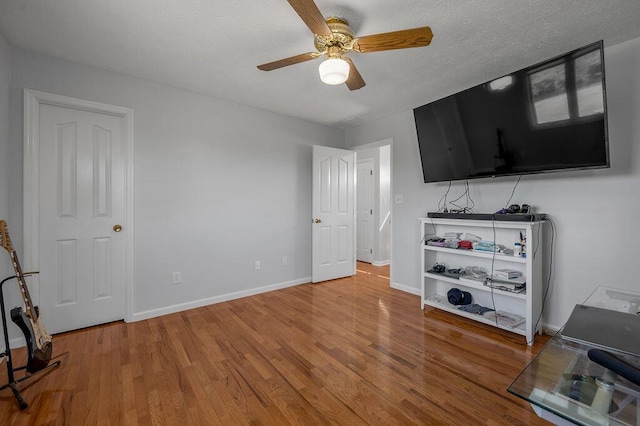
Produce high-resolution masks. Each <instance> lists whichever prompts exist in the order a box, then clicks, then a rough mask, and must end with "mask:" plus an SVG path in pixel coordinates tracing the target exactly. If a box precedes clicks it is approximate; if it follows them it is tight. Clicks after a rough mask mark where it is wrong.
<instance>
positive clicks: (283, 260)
mask: <svg viewBox="0 0 640 426" xmlns="http://www.w3.org/2000/svg"><path fill="white" fill-rule="evenodd" d="M288 264H289V258H287V256H282V266H287V265H288Z"/></svg>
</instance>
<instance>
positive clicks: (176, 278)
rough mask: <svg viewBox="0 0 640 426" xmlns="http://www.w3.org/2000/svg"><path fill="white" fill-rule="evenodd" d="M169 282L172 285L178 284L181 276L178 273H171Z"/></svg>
mask: <svg viewBox="0 0 640 426" xmlns="http://www.w3.org/2000/svg"><path fill="white" fill-rule="evenodd" d="M171 282H172V283H173V284H180V283H181V282H182V274H181V273H180V272H179V271H178V272H172V273H171Z"/></svg>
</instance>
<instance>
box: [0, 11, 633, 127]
mask: <svg viewBox="0 0 640 426" xmlns="http://www.w3.org/2000/svg"><path fill="white" fill-rule="evenodd" d="M316 4H317V6H318V8H319V9H320V12H321V13H322V14H323V15H324V16H325V17H329V16H339V17H343V18H346V19H347V20H348V21H349V23H350V24H351V28H352V29H353V30H354V31H355V33H356V35H360V36H363V35H369V34H375V33H381V32H389V31H395V30H401V29H405V28H413V27H420V26H425V25H428V26H430V27H431V28H432V30H433V33H434V38H433V41H432V43H431V45H430V46H428V47H422V48H414V49H405V50H394V51H387V52H376V53H366V54H358V53H352V54H351V55H350V56H351V58H352V59H353V61H354V62H355V64H356V65H357V67H358V70H359V71H360V73H361V74H362V76H363V78H364V80H365V81H366V83H367V85H366V86H365V87H364V88H362V89H360V90H357V91H353V92H351V91H349V90H348V89H347V87H346V86H345V85H340V86H327V85H325V84H323V83H322V82H321V81H320V79H319V77H318V71H317V67H318V65H319V63H320V61H321V60H320V59H316V60H314V61H308V62H305V63H301V64H297V65H292V66H290V67H286V68H282V69H279V70H274V71H270V72H264V71H259V70H258V69H257V68H256V66H257V65H259V64H263V63H266V62H271V61H274V60H277V59H282V58H286V57H289V56H293V55H296V54H299V53H305V52H311V51H314V50H315V48H314V46H313V35H312V33H311V31H310V30H309V29H308V28H307V27H306V26H305V25H304V23H303V22H302V20H301V19H300V17H299V16H298V15H297V14H296V12H295V11H294V10H293V9H292V8H291V6H290V5H289V3H287V1H286V0H261V1H258V0H253V1H239V0H226V1H221V0H179V1H176V0H83V1H77V0H0V32H2V34H4V36H5V37H6V39H7V40H8V41H9V43H11V44H12V45H15V46H19V47H21V48H24V49H28V50H32V51H36V52H41V53H44V54H48V55H52V56H57V57H61V58H64V59H68V60H71V61H76V62H81V63H85V64H89V65H93V66H96V67H99V68H103V69H107V70H113V71H117V72H122V73H125V74H128V75H131V76H136V77H141V78H144V79H148V80H152V81H155V82H158V83H163V84H167V85H170V86H174V87H179V88H184V89H188V90H192V91H195V92H199V93H205V94H209V95H211V96H215V97H218V98H223V99H228V100H232V101H236V102H239V103H242V104H246V105H252V106H255V107H258V108H263V109H267V110H271V111H275V112H278V113H282V114H286V115H290V116H294V117H299V118H303V119H307V120H311V121H316V122H319V123H323V124H327V125H331V126H336V127H341V128H346V127H349V126H352V125H355V124H360V123H362V122H365V121H369V120H373V119H375V118H379V117H382V116H385V115H389V114H393V113H396V112H400V111H405V110H409V109H412V108H414V107H417V106H420V105H423V104H425V103H427V102H430V101H433V100H436V99H439V98H441V97H443V96H446V95H449V94H451V93H455V92H457V91H459V90H461V89H464V88H467V87H471V86H473V85H476V84H479V83H482V82H484V81H487V80H489V79H492V78H496V77H499V76H502V75H504V74H507V73H509V72H512V71H515V70H518V69H520V68H523V67H525V66H528V65H532V64H534V63H537V62H539V61H542V60H545V59H548V58H551V57H553V56H556V55H559V54H562V53H564V52H567V51H569V50H573V49H575V48H577V47H581V46H583V45H586V44H588V43H591V42H593V41H597V40H601V39H602V40H604V42H605V46H610V45H613V44H617V43H620V42H622V41H625V40H629V39H632V38H636V37H640V1H638V0H476V1H472V0H428V1H427V0H316Z"/></svg>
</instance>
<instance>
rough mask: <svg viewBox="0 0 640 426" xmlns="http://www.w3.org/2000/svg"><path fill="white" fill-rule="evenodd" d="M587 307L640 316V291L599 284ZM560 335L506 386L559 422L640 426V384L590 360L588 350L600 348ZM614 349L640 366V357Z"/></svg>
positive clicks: (547, 416) (630, 361)
mask: <svg viewBox="0 0 640 426" xmlns="http://www.w3.org/2000/svg"><path fill="white" fill-rule="evenodd" d="M584 305H589V306H596V307H599V308H604V309H610V310H615V311H620V312H625V313H629V314H630V315H640V293H635V292H631V291H628V290H618V289H614V288H608V287H598V288H597V289H596V290H595V291H594V292H593V293H592V294H591V296H589V298H588V299H587V300H586V301H585V302H584ZM561 333H562V330H560V332H558V333H556V335H555V336H554V337H553V338H552V339H551V340H549V342H548V343H547V345H546V346H545V347H544V348H543V349H542V350H541V351H540V352H539V353H538V355H537V356H536V357H535V358H534V360H533V361H531V363H530V364H529V365H528V366H527V367H526V368H525V369H524V370H523V371H522V372H521V373H520V375H519V376H518V377H517V378H516V380H515V381H514V382H513V383H512V384H511V385H510V386H509V388H508V389H507V390H508V391H509V392H510V393H512V394H514V395H516V396H518V397H520V398H523V399H525V400H527V401H528V402H529V403H530V404H531V406H532V407H533V410H534V411H535V412H536V414H538V415H539V416H540V417H542V418H544V419H546V420H549V421H550V422H552V423H555V424H557V425H570V424H578V425H636V426H640V418H639V416H638V405H639V404H640V387H639V386H637V385H634V384H633V383H631V382H629V381H627V380H625V379H623V378H621V377H619V376H617V375H616V374H615V373H613V372H612V371H610V370H608V369H606V368H604V367H603V366H601V365H599V364H597V363H595V362H592V361H591V360H589V358H588V356H587V352H588V351H589V350H590V349H593V348H595V346H592V345H588V344H580V343H575V342H570V341H568V340H565V339H563V338H562V334H561ZM638 339H640V330H639V331H638ZM608 350H609V349H608ZM609 351H610V352H612V353H614V354H615V355H616V356H618V357H620V358H622V359H623V360H624V361H626V362H627V363H629V364H631V365H633V366H635V367H636V368H640V356H634V355H628V354H624V353H621V352H616V351H613V350H609Z"/></svg>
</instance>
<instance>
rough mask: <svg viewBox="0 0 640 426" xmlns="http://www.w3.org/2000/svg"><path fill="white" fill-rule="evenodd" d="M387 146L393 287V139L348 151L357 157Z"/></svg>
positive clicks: (390, 267)
mask: <svg viewBox="0 0 640 426" xmlns="http://www.w3.org/2000/svg"><path fill="white" fill-rule="evenodd" d="M387 145H388V146H389V179H390V182H389V188H390V192H391V199H390V201H389V207H390V215H389V221H390V223H391V226H390V227H389V257H390V265H389V283H390V284H391V286H392V287H393V282H394V281H393V210H394V205H395V202H394V199H395V191H394V181H393V138H388V139H382V140H379V141H376V142H371V143H366V144H362V145H355V146H352V147H350V148H348V149H350V150H351V151H354V152H355V153H356V157H357V153H358V152H359V151H367V150H369V149H375V148H381V147H383V146H387ZM374 173H375V172H374ZM375 229H376V228H375V227H374V232H375ZM374 265H375V263H374ZM377 266H380V265H377Z"/></svg>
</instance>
